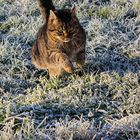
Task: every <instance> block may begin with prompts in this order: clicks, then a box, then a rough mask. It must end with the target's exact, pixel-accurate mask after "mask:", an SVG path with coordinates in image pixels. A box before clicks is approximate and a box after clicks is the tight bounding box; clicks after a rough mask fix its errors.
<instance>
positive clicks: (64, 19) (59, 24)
mask: <svg viewBox="0 0 140 140" xmlns="http://www.w3.org/2000/svg"><path fill="white" fill-rule="evenodd" d="M75 11H76V10H75V6H73V7H72V8H71V9H62V10H57V11H51V10H50V15H49V19H48V29H47V31H48V33H49V34H50V35H51V36H52V37H53V38H54V39H56V40H58V41H61V42H69V41H71V40H72V38H73V37H74V35H75V34H76V33H77V30H78V26H79V21H78V19H77V18H76V13H75Z"/></svg>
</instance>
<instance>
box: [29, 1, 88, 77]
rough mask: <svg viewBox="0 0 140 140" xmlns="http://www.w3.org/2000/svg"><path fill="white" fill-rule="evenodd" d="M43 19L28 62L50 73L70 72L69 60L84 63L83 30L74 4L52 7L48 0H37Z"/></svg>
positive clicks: (55, 75) (79, 63)
mask: <svg viewBox="0 0 140 140" xmlns="http://www.w3.org/2000/svg"><path fill="white" fill-rule="evenodd" d="M38 3H39V7H40V12H41V14H42V16H43V17H44V19H45V23H44V25H43V26H42V27H41V28H40V29H39V31H38V33H37V38H36V41H35V43H34V45H33V47H32V51H31V54H32V62H33V64H34V65H35V66H36V67H37V68H39V69H45V70H46V69H48V70H49V74H50V76H51V77H57V76H59V75H61V74H63V73H64V72H68V73H72V72H73V70H74V68H73V64H72V62H76V63H77V66H78V67H82V66H83V65H84V63H85V45H86V34H85V31H84V29H83V28H82V26H81V25H80V23H79V21H78V19H77V17H76V14H75V7H73V8H72V9H61V10H56V9H55V7H54V5H53V3H52V1H51V0H38Z"/></svg>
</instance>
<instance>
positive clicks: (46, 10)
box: [37, 0, 55, 20]
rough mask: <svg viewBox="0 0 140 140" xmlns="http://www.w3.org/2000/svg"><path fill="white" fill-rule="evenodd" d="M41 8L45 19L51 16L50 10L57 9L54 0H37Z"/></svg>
mask: <svg viewBox="0 0 140 140" xmlns="http://www.w3.org/2000/svg"><path fill="white" fill-rule="evenodd" d="M37 2H38V4H39V9H40V12H41V14H42V16H43V17H44V18H45V20H46V19H47V18H48V17H49V14H50V10H52V11H55V7H54V5H53V2H52V0H37Z"/></svg>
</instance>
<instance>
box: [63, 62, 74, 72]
mask: <svg viewBox="0 0 140 140" xmlns="http://www.w3.org/2000/svg"><path fill="white" fill-rule="evenodd" d="M62 67H63V69H64V70H65V71H66V72H68V73H73V72H74V67H73V64H72V63H71V62H70V61H69V60H65V61H63V64H62Z"/></svg>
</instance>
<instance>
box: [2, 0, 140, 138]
mask: <svg viewBox="0 0 140 140" xmlns="http://www.w3.org/2000/svg"><path fill="white" fill-rule="evenodd" d="M54 3H55V5H56V6H57V7H59V8H62V7H66V6H71V4H72V3H73V1H71V2H69V1H68V0H65V1H64V0H63V1H62V0H55V2H54ZM76 6H77V16H78V18H79V20H80V22H81V24H82V26H83V27H84V28H85V30H86V32H87V49H86V50H87V61H86V65H85V67H84V68H83V69H82V70H76V71H75V73H74V74H72V75H64V76H63V77H62V78H59V79H54V80H49V79H48V78H47V77H48V73H47V71H41V70H38V69H36V68H35V67H34V66H33V65H32V64H31V57H30V49H31V46H32V43H33V41H34V39H35V35H36V33H37V30H38V28H39V27H40V26H41V25H42V23H43V21H42V17H41V16H40V13H39V10H38V7H37V3H36V1H34V0H1V1H0V7H1V10H0V140H36V139H38V140H54V139H56V140H138V139H140V3H139V0H133V1H132V0H131V1H130V0H93V1H92V0H78V1H76Z"/></svg>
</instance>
